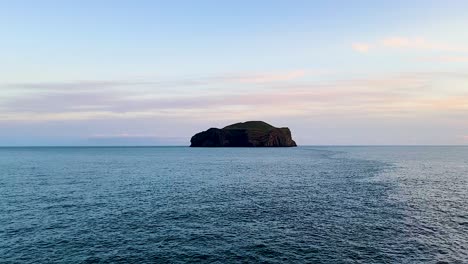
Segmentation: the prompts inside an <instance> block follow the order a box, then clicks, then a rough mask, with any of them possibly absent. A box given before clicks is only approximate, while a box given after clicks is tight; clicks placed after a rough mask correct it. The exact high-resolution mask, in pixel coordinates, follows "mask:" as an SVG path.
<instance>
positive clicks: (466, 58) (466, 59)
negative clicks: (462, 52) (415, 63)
mask: <svg viewBox="0 0 468 264" xmlns="http://www.w3.org/2000/svg"><path fill="white" fill-rule="evenodd" d="M420 60H421V61H435V62H468V56H439V57H424V58H420Z"/></svg>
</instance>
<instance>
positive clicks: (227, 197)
mask: <svg viewBox="0 0 468 264" xmlns="http://www.w3.org/2000/svg"><path fill="white" fill-rule="evenodd" d="M0 262H2V263H54V262H57V263H110V262H112V263H118V262H122V263H148V262H156V263H166V262H167V263H184V262H218V263H231V262H234V263H236V262H249V263H257V262H265V263H285V262H295V263H297V262H313V263H468V148H467V147H299V148H278V149H263V148H262V149H252V148H251V149H244V148H235V149H194V148H185V147H167V148H165V147H157V148H0Z"/></svg>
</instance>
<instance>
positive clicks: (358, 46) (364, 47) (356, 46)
mask: <svg viewBox="0 0 468 264" xmlns="http://www.w3.org/2000/svg"><path fill="white" fill-rule="evenodd" d="M351 47H352V48H353V50H355V51H357V52H361V53H366V52H368V51H369V50H370V49H371V45H369V44H367V43H353V44H352V45H351Z"/></svg>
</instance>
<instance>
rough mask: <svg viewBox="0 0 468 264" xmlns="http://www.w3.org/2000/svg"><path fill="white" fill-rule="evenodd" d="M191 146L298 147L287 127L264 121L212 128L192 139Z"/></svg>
mask: <svg viewBox="0 0 468 264" xmlns="http://www.w3.org/2000/svg"><path fill="white" fill-rule="evenodd" d="M190 143H191V144H190V147H296V146H297V145H296V142H294V140H293V139H292V136H291V131H290V130H289V128H287V127H281V128H277V127H274V126H272V125H270V124H268V123H265V122H263V121H247V122H244V123H236V124H232V125H229V126H226V127H224V128H222V129H219V128H210V129H208V130H206V131H203V132H200V133H197V134H196V135H194V136H193V137H192V138H191V139H190Z"/></svg>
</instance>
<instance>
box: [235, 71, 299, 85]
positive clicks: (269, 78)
mask: <svg viewBox="0 0 468 264" xmlns="http://www.w3.org/2000/svg"><path fill="white" fill-rule="evenodd" d="M305 75H306V71H305V70H296V71H290V72H284V73H271V74H257V75H251V76H244V77H240V78H238V81H239V82H242V83H267V82H278V81H289V80H293V79H297V78H301V77H304V76H305Z"/></svg>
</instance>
